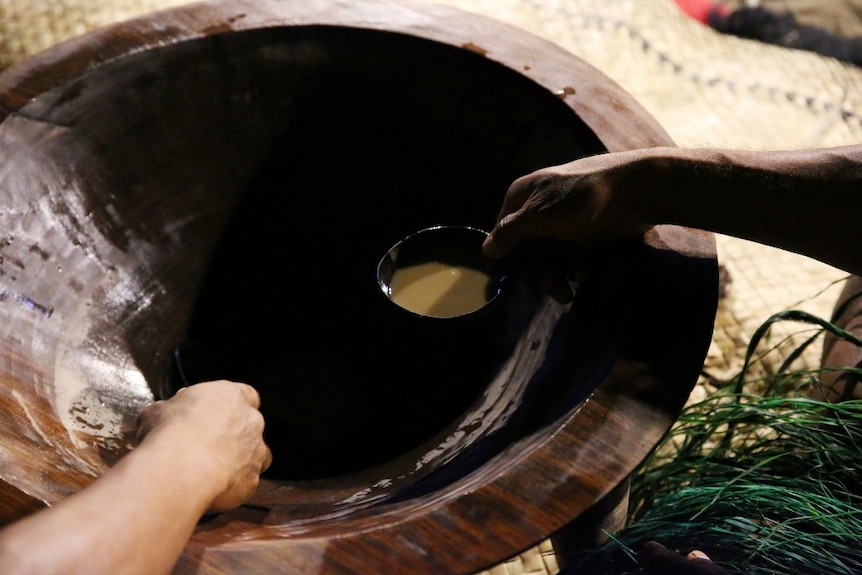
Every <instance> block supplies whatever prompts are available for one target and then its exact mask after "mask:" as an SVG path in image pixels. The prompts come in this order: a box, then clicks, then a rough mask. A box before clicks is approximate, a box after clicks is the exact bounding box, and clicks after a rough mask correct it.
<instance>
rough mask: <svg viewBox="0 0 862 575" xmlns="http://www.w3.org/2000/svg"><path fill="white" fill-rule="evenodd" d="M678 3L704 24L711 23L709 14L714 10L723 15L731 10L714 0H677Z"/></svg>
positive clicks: (683, 9) (687, 12) (684, 10)
mask: <svg viewBox="0 0 862 575" xmlns="http://www.w3.org/2000/svg"><path fill="white" fill-rule="evenodd" d="M676 5H677V6H679V7H680V9H681V10H682V11H683V12H685V13H686V14H688V15H689V16H691V17H692V18H694V19H695V20H697V21H699V22H703V23H704V24H709V15H710V13H711V12H712V11H713V10H715V11H716V12H717V13H718V14H720V15H722V16H724V15H726V14H727V13H728V12H729V11H730V9H729V8H728V7H727V6H725V5H724V4H720V3H718V2H714V1H713V0H676Z"/></svg>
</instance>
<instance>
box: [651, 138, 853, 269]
mask: <svg viewBox="0 0 862 575" xmlns="http://www.w3.org/2000/svg"><path fill="white" fill-rule="evenodd" d="M641 161H645V162H654V163H655V165H653V166H651V167H652V168H655V170H654V171H652V170H651V171H650V173H654V174H657V176H656V177H654V178H652V179H649V180H645V181H644V184H645V185H643V186H641V187H640V189H639V190H638V192H637V193H638V196H639V198H638V203H639V204H640V206H641V210H642V212H643V216H644V218H645V219H646V220H647V221H648V222H649V223H653V224H678V225H683V226H687V227H693V228H698V229H704V230H709V231H713V232H716V233H721V234H725V235H730V236H735V237H740V238H744V239H748V240H752V241H756V242H760V243H763V244H767V245H771V246H775V247H778V248H782V249H786V250H789V251H793V252H797V253H800V254H804V255H807V256H809V257H812V258H815V259H818V260H821V261H824V262H826V263H829V264H831V265H833V266H836V267H838V268H841V269H844V270H846V271H848V272H851V273H856V274H862V247H859V246H858V243H859V237H858V233H857V230H858V229H859V227H860V225H859V224H860V220H862V146H854V147H844V148H832V149H822V150H804V151H780V152H749V151H741V150H707V149H676V148H662V149H656V150H654V151H648V152H644V156H643V158H642V160H641ZM637 171H639V170H635V172H637Z"/></svg>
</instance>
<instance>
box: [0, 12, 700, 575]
mask: <svg viewBox="0 0 862 575" xmlns="http://www.w3.org/2000/svg"><path fill="white" fill-rule="evenodd" d="M671 144H672V142H670V139H669V138H668V136H667V135H666V133H665V132H664V131H663V130H662V129H661V127H660V126H658V125H657V123H656V122H655V121H654V119H653V118H651V117H650V116H649V114H647V113H646V112H645V111H644V110H643V109H642V108H641V107H640V106H639V105H638V104H637V103H636V102H635V101H634V100H633V99H632V98H631V97H630V96H629V95H628V94H626V93H625V92H624V91H623V90H621V89H620V87H619V86H617V85H616V84H615V83H614V82H612V81H610V80H609V79H608V78H607V77H605V76H604V75H603V74H602V73H601V72H599V71H597V70H595V69H594V68H592V67H590V66H589V65H587V64H586V63H584V62H583V61H581V60H580V59H579V58H577V57H575V56H573V55H571V54H569V53H566V52H564V51H563V50H561V49H559V48H557V47H556V46H554V45H551V44H549V43H547V42H545V41H543V40H541V39H539V38H536V37H534V36H531V35H529V34H527V33H525V32H523V31H520V30H517V29H514V28H511V27H508V26H505V25H503V24H500V23H497V22H494V21H490V20H488V19H486V18H482V17H478V16H475V15H471V14H468V13H464V12H462V11H459V10H455V9H452V8H446V7H438V6H433V5H427V4H415V5H414V4H411V3H406V2H398V3H397V4H395V3H389V2H383V1H376V0H375V1H364V2H359V1H355V2H350V1H320V0H306V1H305V2H279V1H276V0H258V1H256V2H242V1H239V0H218V1H215V2H210V3H202V4H195V5H191V6H188V7H183V8H179V9H174V10H169V11H165V12H161V13H156V14H152V15H150V16H147V17H144V18H140V19H137V20H133V21H131V22H128V23H123V24H119V25H115V26H111V27H108V28H105V29H101V30H99V31H95V32H92V33H89V34H87V35H85V36H83V37H81V38H79V39H75V40H72V41H69V42H66V43H64V44H61V45H59V46H56V47H55V48H52V49H50V50H48V51H47V52H44V53H42V54H40V55H38V56H36V57H34V58H31V59H29V60H27V61H25V62H23V63H20V64H18V65H16V66H14V67H12V68H10V69H8V70H6V71H5V72H4V73H3V74H2V75H0V311H2V318H3V319H2V322H0V403H2V409H3V417H2V420H0V453H2V459H0V462H2V463H0V517H2V519H3V520H4V521H10V520H14V519H16V518H18V517H21V516H22V515H24V514H26V513H29V512H32V511H33V510H35V509H38V508H40V507H43V506H45V505H50V504H52V503H54V502H56V501H58V500H60V499H62V498H63V497H65V496H67V495H68V494H70V493H72V492H74V491H76V490H78V489H81V488H82V487H84V486H86V485H87V484H89V483H90V482H91V481H93V480H94V479H95V478H97V477H98V476H99V474H100V473H102V472H103V471H104V470H105V469H106V468H107V467H108V466H109V465H111V464H112V462H114V461H115V460H116V459H117V458H118V457H120V456H122V455H123V454H124V453H125V452H126V451H127V450H128V449H129V448H130V446H131V442H132V439H131V438H132V434H133V431H134V420H135V416H136V414H137V412H138V411H139V410H140V409H141V408H142V407H143V406H144V405H146V404H147V403H148V402H150V401H152V400H153V398H154V397H158V396H160V395H167V394H170V393H171V391H172V390H173V389H175V388H176V386H177V385H181V384H183V383H184V381H191V382H193V381H196V380H199V379H204V378H209V377H229V378H234V379H242V380H246V381H248V382H249V383H252V384H253V385H256V386H257V387H258V388H259V389H260V390H261V394H262V396H263V399H264V408H263V409H264V412H265V415H266V417H267V440H268V442H269V443H270V444H271V445H272V447H273V450H274V451H275V455H276V461H275V463H274V465H273V469H272V470H271V471H269V472H268V473H267V476H266V477H265V479H264V481H263V483H262V485H261V488H260V490H259V491H258V493H257V494H256V495H255V497H254V499H253V500H252V501H251V502H250V503H249V504H248V505H246V506H243V507H241V508H239V509H237V510H235V511H233V512H230V513H226V514H223V515H220V516H218V517H214V518H207V519H206V520H205V521H202V522H201V524H200V526H199V528H198V529H197V531H196V533H195V534H194V536H193V537H192V539H191V541H190V543H189V545H188V547H187V550H186V552H185V553H184V554H183V556H182V558H181V559H180V561H179V563H178V564H177V566H176V572H177V573H195V574H198V575H203V574H207V573H228V572H231V573H256V574H261V573H279V574H284V573H297V574H299V573H303V574H305V573H375V574H378V573H387V572H397V573H411V574H418V573H470V572H474V571H477V570H480V569H483V568H485V567H488V566H490V565H493V564H496V563H498V562H500V561H502V560H504V559H506V558H508V557H510V556H512V555H514V554H516V553H518V552H520V551H522V550H524V549H526V548H528V547H529V546H531V545H534V544H535V543H537V542H538V541H540V540H541V539H543V538H545V537H547V536H549V535H551V534H552V533H554V532H556V531H557V530H558V529H560V528H561V527H562V526H564V525H566V524H567V523H569V522H570V521H572V520H574V519H576V518H578V517H580V516H581V515H582V514H583V512H584V511H585V510H587V509H588V508H590V507H591V506H592V505H594V504H595V503H596V502H597V501H600V500H601V499H602V498H603V497H604V496H605V495H606V494H607V493H609V492H610V491H612V490H613V489H614V488H615V487H616V486H618V485H619V484H620V483H621V482H622V481H624V480H625V478H626V477H627V476H628V475H629V474H630V473H631V471H632V470H633V469H634V467H635V466H636V465H637V464H638V463H639V462H640V461H641V460H642V459H643V457H644V456H645V455H646V454H647V453H648V451H649V450H650V449H651V448H652V447H653V446H654V445H655V444H656V442H657V441H658V439H659V438H660V437H661V435H662V434H663V433H664V432H665V431H666V430H667V429H668V427H669V426H670V425H671V423H672V422H673V421H674V419H675V417H676V415H677V413H678V410H679V409H680V407H681V406H682V405H683V403H684V401H685V399H686V397H687V396H688V393H689V391H690V389H691V387H692V386H693V385H694V383H695V381H696V377H697V375H698V373H699V370H700V367H701V365H702V362H703V359H704V356H705V353H706V350H707V347H708V344H709V340H710V336H711V332H712V325H713V318H714V313H715V305H716V301H717V265H716V258H715V246H714V241H713V237H712V236H710V235H709V234H705V233H701V232H696V231H692V230H687V229H682V228H676V227H660V228H657V229H655V230H653V231H651V232H650V233H649V234H648V235H647V237H646V238H645V240H644V241H634V242H630V243H622V244H620V245H615V246H612V247H608V249H607V251H606V253H605V254H604V256H603V260H602V264H601V265H600V266H599V269H598V271H597V272H596V273H595V275H594V276H592V277H591V278H590V279H589V280H587V281H585V282H584V283H583V284H581V285H580V286H579V290H578V294H577V297H576V299H575V302H574V303H573V304H572V305H571V306H560V305H558V304H556V303H554V302H552V301H550V300H548V299H547V298H545V297H544V296H543V295H542V294H541V293H538V292H536V291H535V289H534V288H532V287H531V286H529V285H528V284H521V285H517V286H516V287H515V288H514V289H512V290H511V291H510V292H509V295H508V299H507V301H506V303H505V305H503V306H501V308H500V309H499V310H498V312H497V313H498V315H497V317H496V318H495V321H493V322H490V323H478V324H475V325H461V326H457V327H456V328H453V327H452V326H441V325H434V326H430V325H428V324H424V323H421V322H419V323H415V322H410V321H407V322H405V320H404V318H403V317H399V316H398V315H397V314H396V315H393V308H392V306H391V304H390V303H389V302H387V301H386V300H385V298H383V297H382V294H381V293H380V292H379V289H378V287H377V285H376V281H375V278H374V267H375V265H376V263H377V261H378V260H379V259H380V257H381V256H382V255H383V253H384V252H385V250H386V249H387V248H388V247H389V246H391V245H392V244H393V243H395V241H397V240H398V239H400V238H401V237H403V236H405V235H407V234H408V233H410V232H412V231H415V230H418V229H421V228H423V227H427V226H429V225H437V224H463V225H473V226H477V227H483V228H486V229H487V228H489V227H490V226H491V225H492V224H493V221H494V218H495V216H496V214H497V209H498V207H499V205H500V202H501V201H502V198H503V195H504V193H505V190H506V187H507V186H508V184H509V182H511V181H512V180H513V179H514V178H515V177H517V176H519V175H522V174H524V173H528V172H530V171H532V170H534V169H536V168H539V167H543V166H547V165H553V164H559V163H563V162H567V161H570V160H573V159H575V158H578V157H581V156H585V155H588V154H596V153H602V152H605V151H616V150H625V149H632V148H636V147H646V146H656V145H671ZM184 378H185V379H184ZM105 512H106V513H108V512H110V510H109V509H107V508H106V510H105Z"/></svg>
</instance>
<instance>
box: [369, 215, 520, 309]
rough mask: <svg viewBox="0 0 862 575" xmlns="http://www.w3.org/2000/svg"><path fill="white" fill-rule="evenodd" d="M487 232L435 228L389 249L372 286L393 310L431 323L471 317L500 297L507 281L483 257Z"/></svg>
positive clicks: (418, 233) (492, 264)
mask: <svg viewBox="0 0 862 575" xmlns="http://www.w3.org/2000/svg"><path fill="white" fill-rule="evenodd" d="M487 235H488V234H487V232H485V231H483V230H480V229H477V228H472V227H466V226H435V227H430V228H426V229H423V230H420V231H418V232H415V233H413V234H411V235H409V236H407V237H406V238H404V239H402V240H401V241H399V242H398V243H397V244H395V245H394V246H392V248H390V249H389V251H388V252H387V253H386V255H385V256H383V258H382V259H381V260H380V263H379V265H378V266H377V281H378V283H379V284H380V289H381V290H382V291H383V293H384V294H385V295H386V296H387V297H388V298H389V299H390V300H391V301H392V302H393V303H395V304H396V305H398V306H399V307H401V308H404V309H405V310H407V311H409V312H411V313H413V314H417V315H420V316H426V317H432V318H458V317H474V316H478V315H480V314H482V313H483V312H484V311H485V310H486V309H488V308H489V307H490V306H491V305H492V304H493V303H494V302H495V301H496V300H497V298H498V297H499V296H500V293H501V291H502V289H503V285H504V283H505V280H506V277H505V275H504V274H503V272H502V271H501V270H500V267H499V265H498V264H497V262H495V261H493V260H490V259H489V258H487V257H486V256H485V255H484V253H483V252H482V242H483V241H484V240H485V238H486V237H487Z"/></svg>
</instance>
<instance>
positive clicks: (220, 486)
mask: <svg viewBox="0 0 862 575" xmlns="http://www.w3.org/2000/svg"><path fill="white" fill-rule="evenodd" d="M193 431H194V430H191V429H188V430H184V429H183V426H179V425H178V426H168V427H165V428H161V429H158V430H154V431H153V432H152V433H150V434H149V435H148V436H147V437H146V438H145V439H144V441H142V442H141V443H140V444H139V445H138V447H137V448H135V450H134V451H133V452H132V454H134V455H135V456H136V457H134V458H130V461H129V463H130V464H133V465H134V466H135V467H138V468H143V469H145V471H144V472H145V473H147V474H148V475H149V474H152V476H154V477H160V478H162V479H161V480H162V481H163V483H162V485H161V488H162V489H164V490H168V491H170V492H173V493H176V494H179V495H180V496H182V497H183V498H185V499H186V501H187V502H188V504H190V505H191V506H192V507H193V508H194V510H195V511H196V512H197V513H198V514H199V515H203V513H204V512H205V511H206V510H207V508H208V507H209V506H210V504H211V503H212V501H213V500H214V499H215V498H216V497H218V496H219V495H220V494H221V493H223V492H224V491H225V490H226V489H227V487H228V476H227V474H226V473H225V472H224V470H223V468H222V466H220V465H219V464H218V460H217V458H214V457H212V456H210V455H209V454H208V452H207V451H206V450H205V449H201V447H200V446H201V445H202V444H201V443H200V442H197V441H195V440H194V439H193V438H192V436H191V435H190V434H191V433H193ZM132 454H130V455H132ZM122 462H123V460H121V461H120V463H122ZM152 470H158V471H159V473H153V472H152Z"/></svg>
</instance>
